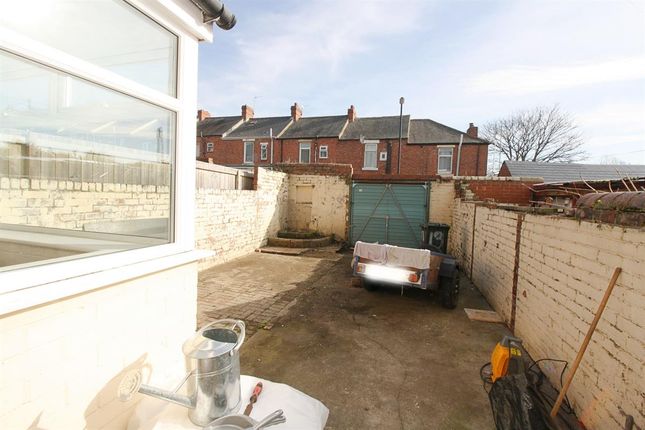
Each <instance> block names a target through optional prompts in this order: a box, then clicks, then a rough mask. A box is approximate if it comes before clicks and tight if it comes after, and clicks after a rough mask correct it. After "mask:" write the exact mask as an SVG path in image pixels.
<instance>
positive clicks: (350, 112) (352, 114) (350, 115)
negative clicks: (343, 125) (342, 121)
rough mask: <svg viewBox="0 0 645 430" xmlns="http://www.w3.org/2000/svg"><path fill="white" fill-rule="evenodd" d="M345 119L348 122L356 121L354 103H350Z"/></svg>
mask: <svg viewBox="0 0 645 430" xmlns="http://www.w3.org/2000/svg"><path fill="white" fill-rule="evenodd" d="M347 120H348V121H349V122H354V121H356V108H355V107H354V105H351V106H350V107H349V109H347Z"/></svg>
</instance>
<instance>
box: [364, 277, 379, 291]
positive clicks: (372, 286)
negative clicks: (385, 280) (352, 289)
mask: <svg viewBox="0 0 645 430" xmlns="http://www.w3.org/2000/svg"><path fill="white" fill-rule="evenodd" d="M361 282H362V284H363V288H365V289H366V290H367V291H376V290H378V284H377V283H376V282H374V281H370V280H367V279H365V278H361Z"/></svg>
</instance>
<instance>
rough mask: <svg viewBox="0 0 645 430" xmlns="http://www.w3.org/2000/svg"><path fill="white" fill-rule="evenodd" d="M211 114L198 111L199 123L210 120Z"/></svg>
mask: <svg viewBox="0 0 645 430" xmlns="http://www.w3.org/2000/svg"><path fill="white" fill-rule="evenodd" d="M210 116H211V114H210V113H209V112H208V111H207V110H204V109H200V110H198V111H197V121H204V120H205V119H206V118H210Z"/></svg>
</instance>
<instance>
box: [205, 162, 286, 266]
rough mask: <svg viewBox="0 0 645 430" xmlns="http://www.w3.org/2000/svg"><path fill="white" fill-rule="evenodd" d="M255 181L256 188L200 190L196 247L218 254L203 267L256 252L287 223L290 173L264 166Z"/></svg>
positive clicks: (258, 170)
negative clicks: (268, 168)
mask: <svg viewBox="0 0 645 430" xmlns="http://www.w3.org/2000/svg"><path fill="white" fill-rule="evenodd" d="M254 182H255V186H256V189H254V190H221V189H211V188H198V189H197V190H196V193H195V247H196V248H198V249H206V250H212V251H215V253H216V254H215V255H214V256H213V257H209V258H206V259H203V260H201V261H200V262H199V270H204V269H207V268H209V267H211V266H214V265H217V264H221V263H224V262H226V261H229V260H232V259H234V258H237V257H241V256H243V255H246V254H249V253H251V252H254V251H255V250H256V249H257V248H259V247H261V246H263V245H264V244H266V241H267V239H268V237H269V236H274V235H276V234H277V232H278V230H280V229H281V228H282V227H283V226H284V225H285V224H286V220H287V205H288V194H289V179H288V175H287V174H286V173H282V172H275V171H270V170H267V169H263V168H260V169H256V172H255V177H254Z"/></svg>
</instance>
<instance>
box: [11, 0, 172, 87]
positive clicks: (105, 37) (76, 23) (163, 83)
mask: <svg viewBox="0 0 645 430" xmlns="http://www.w3.org/2000/svg"><path fill="white" fill-rule="evenodd" d="M0 10H1V11H2V13H0V26H4V27H7V28H9V29H11V30H13V31H15V32H18V33H21V34H24V35H25V36H28V37H30V38H32V39H34V40H37V41H39V42H41V43H44V44H47V45H49V46H51V47H53V48H56V49H58V50H61V51H64V52H66V53H68V54H71V55H74V56H76V57H79V58H81V59H83V60H86V61H89V62H91V63H93V64H96V65H98V66H101V67H104V68H106V69H108V70H110V71H113V72H115V73H118V74H120V75H122V76H124V77H126V78H128V79H132V80H134V81H136V82H138V83H141V84H144V85H147V86H149V87H151V88H153V89H155V90H159V91H162V92H164V93H166V94H170V95H172V96H174V95H175V94H176V58H177V36H175V35H174V34H172V33H170V32H169V31H168V30H166V29H165V28H163V27H161V26H160V25H159V24H157V23H156V22H154V21H152V20H151V19H150V18H148V17H146V16H145V15H143V14H141V13H140V12H139V11H138V10H136V9H135V8H134V7H132V6H130V5H129V4H127V3H125V2H124V1H123V0H83V1H78V0H24V1H23V0H20V1H17V0H0Z"/></svg>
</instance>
